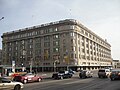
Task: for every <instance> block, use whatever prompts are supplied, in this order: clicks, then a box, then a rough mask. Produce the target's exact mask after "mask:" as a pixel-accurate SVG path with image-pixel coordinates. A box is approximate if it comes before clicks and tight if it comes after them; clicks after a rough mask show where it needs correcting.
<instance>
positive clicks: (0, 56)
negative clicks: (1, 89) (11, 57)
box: [0, 49, 2, 65]
mask: <svg viewBox="0 0 120 90" xmlns="http://www.w3.org/2000/svg"><path fill="white" fill-rule="evenodd" d="M1 64H2V50H1V49H0V65H1Z"/></svg>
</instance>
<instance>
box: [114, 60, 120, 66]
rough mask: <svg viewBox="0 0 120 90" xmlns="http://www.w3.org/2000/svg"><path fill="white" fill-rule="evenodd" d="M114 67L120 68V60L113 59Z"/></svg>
mask: <svg viewBox="0 0 120 90" xmlns="http://www.w3.org/2000/svg"><path fill="white" fill-rule="evenodd" d="M113 68H120V60H113Z"/></svg>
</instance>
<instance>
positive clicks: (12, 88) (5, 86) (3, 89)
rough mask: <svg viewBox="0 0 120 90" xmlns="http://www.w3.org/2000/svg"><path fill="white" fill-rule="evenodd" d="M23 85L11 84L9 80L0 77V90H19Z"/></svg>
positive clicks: (18, 83)
mask: <svg viewBox="0 0 120 90" xmlns="http://www.w3.org/2000/svg"><path fill="white" fill-rule="evenodd" d="M21 89H23V84H22V83H20V82H12V81H11V80H9V79H7V78H5V77H0V90H21Z"/></svg>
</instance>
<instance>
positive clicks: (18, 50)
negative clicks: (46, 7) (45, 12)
mask: <svg viewBox="0 0 120 90" xmlns="http://www.w3.org/2000/svg"><path fill="white" fill-rule="evenodd" d="M2 49H3V51H4V52H3V64H7V65H8V64H9V65H11V63H12V61H15V62H16V66H21V65H24V66H25V67H29V66H30V65H31V64H32V66H33V68H35V67H36V68H37V69H38V70H39V71H41V70H45V71H52V70H53V69H54V67H56V68H57V69H60V68H62V69H65V68H67V67H71V68H73V69H78V68H80V69H97V68H101V67H110V66H111V65H112V59H111V45H110V44H109V43H108V42H107V41H106V40H103V39H102V38H101V37H99V36H98V35H96V34H95V33H93V32H92V31H91V30H89V29H88V28H86V27H85V26H84V25H82V24H81V23H79V22H78V21H77V20H74V19H66V20H61V21H57V22H51V23H47V24H42V25H39V26H33V27H29V28H24V29H19V30H16V31H12V32H7V33H3V35H2Z"/></svg>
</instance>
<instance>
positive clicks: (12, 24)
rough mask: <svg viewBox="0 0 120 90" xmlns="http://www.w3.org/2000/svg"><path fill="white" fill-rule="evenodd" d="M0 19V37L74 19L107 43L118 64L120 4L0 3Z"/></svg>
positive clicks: (84, 0) (69, 0)
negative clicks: (17, 31)
mask: <svg viewBox="0 0 120 90" xmlns="http://www.w3.org/2000/svg"><path fill="white" fill-rule="evenodd" d="M2 17H4V19H2V20H0V36H2V34H3V33H5V32H10V31H14V30H18V29H22V28H26V27H31V26H36V25H40V24H45V23H49V22H55V21H59V20H64V19H76V20H78V21H80V22H81V23H82V24H83V25H84V26H86V27H87V28H89V29H90V30H91V31H92V32H94V33H96V34H97V35H98V36H100V37H101V38H103V39H107V42H108V43H109V44H110V45H111V54H112V58H113V59H117V60H120V41H119V39H120V0H0V18H2ZM0 49H2V39H1V38H0Z"/></svg>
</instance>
